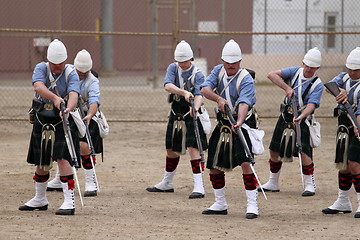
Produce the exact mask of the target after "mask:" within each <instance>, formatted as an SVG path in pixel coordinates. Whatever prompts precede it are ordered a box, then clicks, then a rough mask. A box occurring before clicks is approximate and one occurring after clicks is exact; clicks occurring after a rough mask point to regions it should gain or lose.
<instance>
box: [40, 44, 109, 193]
mask: <svg viewBox="0 0 360 240" xmlns="http://www.w3.org/2000/svg"><path fill="white" fill-rule="evenodd" d="M92 65H93V61H92V59H91V55H90V53H89V52H88V51H86V50H85V49H83V50H81V51H79V52H78V53H77V54H76V57H75V60H74V66H75V69H76V72H77V74H78V75H79V78H80V96H81V97H80V101H79V104H82V107H83V109H84V113H85V114H86V115H85V116H84V118H83V119H82V120H83V121H86V122H87V123H88V126H89V132H90V135H91V140H92V144H93V148H94V149H93V151H94V152H93V154H99V153H102V152H103V140H102V138H101V137H100V134H99V127H98V125H97V123H96V122H95V121H94V120H93V119H92V118H93V117H94V115H95V114H96V113H97V111H98V109H99V106H100V86H99V80H98V78H97V73H94V74H93V72H92ZM95 75H96V76H95ZM80 155H81V162H82V166H83V168H84V174H85V192H84V197H92V196H96V195H97V191H98V189H97V184H96V178H95V174H96V172H95V169H94V167H95V165H96V158H95V155H92V152H91V149H90V148H89V144H88V142H87V139H86V136H85V137H83V138H81V139H80ZM91 158H92V159H91ZM91 160H92V161H91ZM93 164H94V166H93ZM58 170H59V169H58ZM58 170H57V172H56V176H55V178H54V179H53V180H51V181H50V182H49V183H48V187H47V190H48V191H62V188H61V181H60V175H59V171H58Z"/></svg>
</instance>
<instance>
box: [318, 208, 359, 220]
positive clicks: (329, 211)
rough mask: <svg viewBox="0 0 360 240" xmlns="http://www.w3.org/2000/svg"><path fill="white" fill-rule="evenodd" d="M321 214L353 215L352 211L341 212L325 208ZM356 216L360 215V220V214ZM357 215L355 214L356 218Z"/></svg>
mask: <svg viewBox="0 0 360 240" xmlns="http://www.w3.org/2000/svg"><path fill="white" fill-rule="evenodd" d="M321 212H322V213H324V214H337V213H340V212H342V213H351V211H350V210H345V211H341V210H336V209H330V208H324V209H323V210H322V211H321ZM356 214H358V215H359V216H358V217H359V218H360V213H356ZM356 214H355V216H356Z"/></svg>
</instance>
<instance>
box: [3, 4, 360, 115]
mask: <svg viewBox="0 0 360 240" xmlns="http://www.w3.org/2000/svg"><path fill="white" fill-rule="evenodd" d="M359 10H360V4H359V3H358V1H357V0H347V1H344V0H326V1H325V0H242V1H238V0H181V1H180V0H122V1H119V0H92V1H89V0H77V1H71V0H50V1H49V0H32V1H21V0H11V1H10V0H3V1H2V7H1V8H0V46H1V51H0V52H1V54H0V89H1V92H2V94H1V96H2V101H1V104H0V107H1V117H0V119H9V120H12V119H26V117H27V116H26V112H27V110H28V108H29V107H30V104H31V100H32V97H33V95H34V92H33V89H32V86H31V75H32V70H33V68H34V66H35V65H36V64H37V63H38V62H40V61H46V50H47V46H48V44H49V42H50V41H51V40H52V39H54V38H60V39H61V40H62V41H63V42H64V43H65V45H66V47H67V50H68V56H69V57H68V59H67V63H73V59H74V57H75V55H76V53H77V52H78V51H79V50H81V49H84V48H85V49H87V50H88V51H89V52H90V53H91V55H92V58H93V62H94V70H96V71H98V72H99V73H100V77H99V79H100V81H101V108H102V110H103V112H104V113H105V114H106V116H107V117H108V118H109V119H110V120H116V121H164V120H166V115H167V111H168V110H169V106H168V105H167V104H166V97H167V93H166V92H165V91H164V90H163V78H164V75H165V70H166V67H167V66H168V64H170V63H171V62H173V61H174V60H173V51H174V48H175V46H176V44H177V43H178V42H179V41H180V40H182V39H185V40H186V41H187V42H189V43H190V45H191V46H192V48H193V51H194V56H195V63H196V64H197V66H198V67H199V68H200V69H201V70H203V72H204V73H205V75H206V74H209V72H210V71H211V69H212V68H213V66H215V65H217V64H219V63H221V60H220V56H221V51H222V48H223V46H224V44H225V43H226V42H227V41H228V40H229V39H234V40H235V41H237V42H238V43H239V44H240V47H241V49H242V53H243V60H242V66H243V67H246V68H250V69H253V70H254V71H256V88H257V98H258V101H257V104H256V107H257V109H258V112H259V114H260V115H261V116H262V117H274V116H277V115H278V107H279V102H280V101H281V100H282V98H283V96H284V93H283V91H282V90H281V89H279V88H278V87H276V86H273V84H270V81H269V80H267V78H266V75H267V73H268V72H269V71H272V70H276V69H281V68H285V67H290V66H299V65H301V63H302V58H303V55H304V54H305V53H306V52H307V50H308V49H310V48H312V47H315V46H316V47H318V48H319V49H320V50H321V52H322V54H323V63H322V67H321V68H320V70H319V71H318V75H319V76H320V78H321V79H322V80H323V82H327V81H329V80H330V79H332V78H333V77H334V76H336V75H337V74H339V73H340V72H341V71H345V70H346V69H345V67H344V65H345V60H346V57H347V55H348V53H349V52H350V51H351V50H352V49H354V48H355V47H357V46H358V45H359V38H360V35H359V33H360V19H359V18H357V13H358V12H359ZM206 104H207V105H208V106H212V105H213V103H206ZM333 104H334V100H333V98H332V97H331V96H330V95H329V94H326V93H324V94H323V99H322V106H321V107H320V109H319V110H318V111H317V115H318V116H331V112H332V111H331V106H332V105H333ZM210 113H211V111H210Z"/></svg>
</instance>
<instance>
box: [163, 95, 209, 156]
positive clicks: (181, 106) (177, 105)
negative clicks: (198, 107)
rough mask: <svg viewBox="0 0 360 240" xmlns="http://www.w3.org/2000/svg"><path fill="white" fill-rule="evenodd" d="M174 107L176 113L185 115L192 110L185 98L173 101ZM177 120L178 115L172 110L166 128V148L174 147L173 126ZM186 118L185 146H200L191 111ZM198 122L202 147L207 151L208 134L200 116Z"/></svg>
mask: <svg viewBox="0 0 360 240" xmlns="http://www.w3.org/2000/svg"><path fill="white" fill-rule="evenodd" d="M172 109H173V111H174V112H175V113H180V114H181V115H185V114H186V113H187V112H189V111H190V108H189V103H187V102H186V101H185V100H184V99H183V98H182V100H181V101H180V102H173V103H172ZM175 120H176V116H175V115H174V114H173V113H172V112H170V116H169V120H168V123H167V128H166V139H165V146H166V149H172V148H173V143H172V139H173V136H172V135H173V133H172V131H173V126H174V122H175ZM184 120H185V126H186V140H185V147H186V148H188V147H193V148H198V145H197V142H196V137H195V130H194V122H193V118H192V117H191V116H190V113H189V114H188V115H186V117H185V119H184ZM197 123H198V126H199V132H200V138H201V144H202V148H203V150H204V151H205V150H207V149H208V144H207V138H206V134H205V133H204V129H203V127H202V125H201V122H200V120H199V118H198V119H197Z"/></svg>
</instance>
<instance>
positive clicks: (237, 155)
mask: <svg viewBox="0 0 360 240" xmlns="http://www.w3.org/2000/svg"><path fill="white" fill-rule="evenodd" d="M218 115H219V114H218ZM234 119H237V116H236V115H234ZM245 123H246V124H247V125H248V126H249V127H250V128H256V117H255V114H252V115H251V116H250V118H249V119H247V120H246V121H245ZM223 125H227V126H229V127H230V128H231V124H230V122H229V120H224V119H222V120H219V119H218V124H217V125H216V126H215V129H214V130H213V132H212V134H211V137H210V140H209V150H208V159H207V163H206V168H208V169H213V162H214V156H215V153H216V147H217V144H218V142H219V139H220V133H221V132H220V128H221V127H222V126H223ZM241 131H242V133H243V134H244V137H245V140H246V142H247V145H248V147H249V149H250V151H251V152H252V144H251V141H250V138H249V134H248V132H247V131H246V130H245V129H243V128H241ZM232 139H233V143H232V146H233V147H232V167H233V168H235V167H236V166H241V164H242V163H243V162H250V158H249V157H247V156H246V154H245V150H244V147H243V145H242V143H241V141H240V138H239V136H238V135H237V133H235V132H233V131H232ZM252 157H254V154H253V153H252ZM217 166H218V167H220V168H228V167H229V161H228V159H223V160H220V159H219V161H218V164H217Z"/></svg>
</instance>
